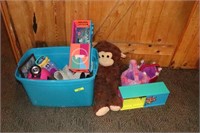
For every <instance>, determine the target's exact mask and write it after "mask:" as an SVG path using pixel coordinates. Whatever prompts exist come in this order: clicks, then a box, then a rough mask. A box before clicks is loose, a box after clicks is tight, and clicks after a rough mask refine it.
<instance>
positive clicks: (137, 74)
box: [121, 60, 150, 86]
mask: <svg viewBox="0 0 200 133" xmlns="http://www.w3.org/2000/svg"><path fill="white" fill-rule="evenodd" d="M149 80H150V78H149V77H148V75H147V74H146V72H145V71H144V72H142V71H140V70H139V69H138V65H137V61H136V60H130V63H129V68H128V69H127V70H126V71H124V72H123V73H122V75H121V84H122V85H123V86H126V85H134V84H144V83H148V82H149Z"/></svg>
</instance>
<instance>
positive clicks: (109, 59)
mask: <svg viewBox="0 0 200 133" xmlns="http://www.w3.org/2000/svg"><path fill="white" fill-rule="evenodd" d="M95 48H96V49H97V50H98V54H99V67H98V72H97V76H96V78H95V86H94V112H95V114H96V115H97V116H103V115H105V114H106V113H107V112H108V111H109V110H112V111H119V110H120V109H121V107H122V101H121V99H120V97H119V95H118V94H119V91H118V87H119V86H120V75H121V72H120V71H121V70H120V69H121V67H122V66H123V65H122V62H121V60H120V58H121V57H122V58H125V56H126V55H124V54H123V53H121V51H120V49H119V48H118V47H117V46H115V45H114V44H112V43H110V42H107V41H101V42H98V43H97V44H96V46H95Z"/></svg>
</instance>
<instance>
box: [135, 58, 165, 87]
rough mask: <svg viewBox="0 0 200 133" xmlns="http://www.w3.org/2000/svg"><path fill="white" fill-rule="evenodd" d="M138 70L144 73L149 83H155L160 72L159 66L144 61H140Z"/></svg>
mask: <svg viewBox="0 0 200 133" xmlns="http://www.w3.org/2000/svg"><path fill="white" fill-rule="evenodd" d="M138 68H139V70H140V71H141V72H145V73H146V74H147V76H148V77H149V83H152V82H155V81H156V80H157V79H158V76H159V74H160V72H161V70H162V68H161V67H160V65H159V64H156V62H153V63H152V64H148V63H145V62H144V60H141V64H140V65H139V67H138Z"/></svg>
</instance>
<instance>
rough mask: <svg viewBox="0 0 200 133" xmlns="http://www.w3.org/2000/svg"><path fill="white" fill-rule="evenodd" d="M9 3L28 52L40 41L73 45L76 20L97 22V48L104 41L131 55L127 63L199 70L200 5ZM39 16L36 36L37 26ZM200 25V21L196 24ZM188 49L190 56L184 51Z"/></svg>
mask: <svg viewBox="0 0 200 133" xmlns="http://www.w3.org/2000/svg"><path fill="white" fill-rule="evenodd" d="M5 3H6V4H7V8H6V10H7V12H8V13H9V14H10V21H12V22H13V28H14V29H15V30H16V38H17V39H18V40H19V45H20V47H19V48H20V50H21V51H22V53H24V52H25V51H26V50H28V49H29V48H31V47H35V46H36V42H37V41H44V42H46V43H47V44H48V46H59V45H69V44H70V38H71V27H72V21H73V20H75V19H91V20H92V21H93V23H94V38H93V42H94V44H95V43H96V42H98V41H100V40H108V41H110V42H112V43H114V44H116V45H117V46H118V47H119V48H120V49H121V50H122V51H123V52H125V53H126V54H127V57H128V58H127V59H126V60H127V61H128V60H130V59H133V58H134V59H137V60H140V59H144V60H146V61H156V62H157V63H159V64H160V65H161V66H169V65H170V64H172V66H174V67H176V68H177V67H182V68H185V67H186V68H187V67H189V68H195V67H197V65H196V64H197V62H198V59H199V57H198V55H197V54H191V53H192V51H193V50H194V49H196V48H197V47H199V46H198V45H197V43H198V41H199V37H198V33H196V32H195V34H194V35H192V36H191V33H194V28H192V25H194V24H195V23H197V22H193V19H192V18H194V16H195V14H196V12H195V10H194V8H193V7H195V6H196V5H198V4H199V2H197V1H196V2H195V1H167V0H159V1H157V0H131V1H130V0H123V1H122V0H108V1H100V0H99V1H98V0H97V1H96V0H95V1H94V0H84V1H80V0H78V1H77V0H75V1H74V0H67V1H53V0H51V1H6V2H5ZM197 8H199V7H197V6H196V8H195V9H196V10H197ZM34 14H35V17H36V22H37V32H36V33H35V32H34V31H33V27H32V25H33V17H34ZM192 16H193V17H192ZM198 20H199V19H198V17H197V16H196V20H195V21H198ZM190 25H191V26H190ZM197 27H198V26H196V28H197ZM190 36H191V37H193V38H194V40H193V41H192V42H191V41H190V42H189V41H188V38H190ZM180 40H182V41H180ZM186 40H187V41H186ZM188 43H191V44H192V45H191V47H187V46H188ZM185 45H187V46H185ZM188 48H189V49H188ZM184 49H186V51H187V52H183V51H185V50H184ZM16 50H17V49H15V50H14V51H16ZM181 51H182V52H181ZM186 54H187V56H186ZM190 57H192V58H193V59H190ZM182 58H184V59H182ZM172 59H173V60H172ZM189 59H190V60H189ZM171 61H172V62H173V63H172V62H171Z"/></svg>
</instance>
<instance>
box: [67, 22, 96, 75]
mask: <svg viewBox="0 0 200 133" xmlns="http://www.w3.org/2000/svg"><path fill="white" fill-rule="evenodd" d="M92 36H93V23H92V21H91V20H74V21H73V25H72V38H71V44H70V61H69V68H70V69H71V70H72V71H74V72H77V71H82V72H90V71H92V70H91V69H92V68H91V47H92Z"/></svg>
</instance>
